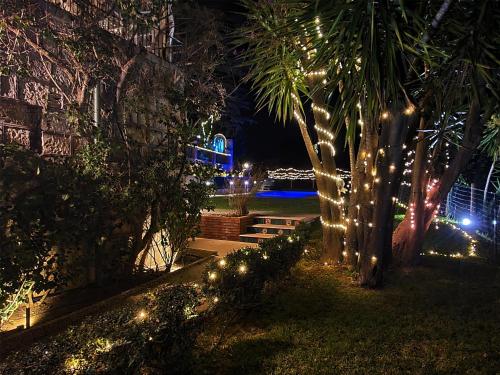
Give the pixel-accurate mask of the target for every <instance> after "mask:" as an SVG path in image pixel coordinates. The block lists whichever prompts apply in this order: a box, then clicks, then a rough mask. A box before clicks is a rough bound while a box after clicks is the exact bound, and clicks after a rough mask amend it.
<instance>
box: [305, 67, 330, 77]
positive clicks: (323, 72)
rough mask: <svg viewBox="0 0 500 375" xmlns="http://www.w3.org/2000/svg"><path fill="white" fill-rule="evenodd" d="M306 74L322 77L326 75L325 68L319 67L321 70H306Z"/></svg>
mask: <svg viewBox="0 0 500 375" xmlns="http://www.w3.org/2000/svg"><path fill="white" fill-rule="evenodd" d="M306 76H308V77H324V76H326V70H324V69H321V70H314V71H311V72H307V73H306Z"/></svg>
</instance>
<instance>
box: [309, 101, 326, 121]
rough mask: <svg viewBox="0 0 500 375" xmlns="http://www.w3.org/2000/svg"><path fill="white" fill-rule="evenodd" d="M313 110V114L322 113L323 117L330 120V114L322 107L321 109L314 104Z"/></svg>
mask: <svg viewBox="0 0 500 375" xmlns="http://www.w3.org/2000/svg"><path fill="white" fill-rule="evenodd" d="M311 108H312V110H313V112H319V113H321V114H322V115H323V116H325V118H326V119H327V120H329V119H330V113H328V111H327V110H326V109H324V108H322V107H320V106H319V105H316V104H314V103H312V104H311Z"/></svg>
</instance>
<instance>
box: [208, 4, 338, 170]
mask: <svg viewBox="0 0 500 375" xmlns="http://www.w3.org/2000/svg"><path fill="white" fill-rule="evenodd" d="M199 3H200V4H203V5H205V6H207V7H209V8H212V9H216V10H217V11H220V15H221V16H220V18H221V21H222V22H223V23H224V25H225V28H227V30H225V34H226V35H229V34H230V32H231V31H232V30H234V29H235V28H236V27H238V26H239V25H241V23H242V22H244V20H245V19H244V17H243V16H242V15H240V14H238V12H239V11H241V10H242V9H241V8H240V7H239V6H238V1H236V0H200V1H199ZM227 43H228V45H229V44H230V39H229V38H228V40H227ZM232 63H233V64H237V61H232ZM235 80H236V81H237V80H238V77H236V79H235ZM239 94H240V95H239V97H238V98H232V100H233V101H234V102H233V105H236V106H240V107H241V108H244V110H242V112H243V113H242V116H244V117H246V119H247V121H244V123H243V124H242V125H240V126H239V129H238V132H237V135H236V136H235V137H234V138H235V139H234V141H235V161H240V162H245V161H250V162H252V163H254V164H261V165H262V166H264V167H266V168H279V167H284V168H287V167H295V168H311V163H310V161H309V157H308V156H307V152H306V150H305V147H304V142H303V141H302V137H301V135H300V131H299V128H298V125H297V124H296V123H295V122H288V123H286V124H283V123H282V122H279V121H277V120H275V115H274V113H271V114H270V113H268V111H267V109H263V110H261V111H257V109H256V108H255V103H254V95H253V93H252V92H251V91H250V88H249V86H248V85H241V86H240V88H239ZM229 100H231V98H230V99H229ZM238 101H240V103H238ZM228 109H229V108H228ZM312 133H313V132H312ZM312 133H311V134H312ZM336 149H337V150H338V152H339V154H341V152H342V151H341V150H342V149H343V145H336ZM339 156H340V159H339V161H338V162H339V167H341V168H345V167H347V163H348V159H347V157H345V158H343V157H342V155H339ZM346 156H347V153H346Z"/></svg>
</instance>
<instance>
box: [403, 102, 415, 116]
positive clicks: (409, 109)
mask: <svg viewBox="0 0 500 375" xmlns="http://www.w3.org/2000/svg"><path fill="white" fill-rule="evenodd" d="M414 112H415V106H414V105H413V104H410V105H408V107H406V109H405V110H404V114H405V115H406V116H411V115H412V114H413V113H414Z"/></svg>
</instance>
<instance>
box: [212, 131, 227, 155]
mask: <svg viewBox="0 0 500 375" xmlns="http://www.w3.org/2000/svg"><path fill="white" fill-rule="evenodd" d="M212 149H213V150H214V151H215V152H222V153H224V152H226V137H224V136H223V135H222V134H216V135H214V139H213V141H212Z"/></svg>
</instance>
